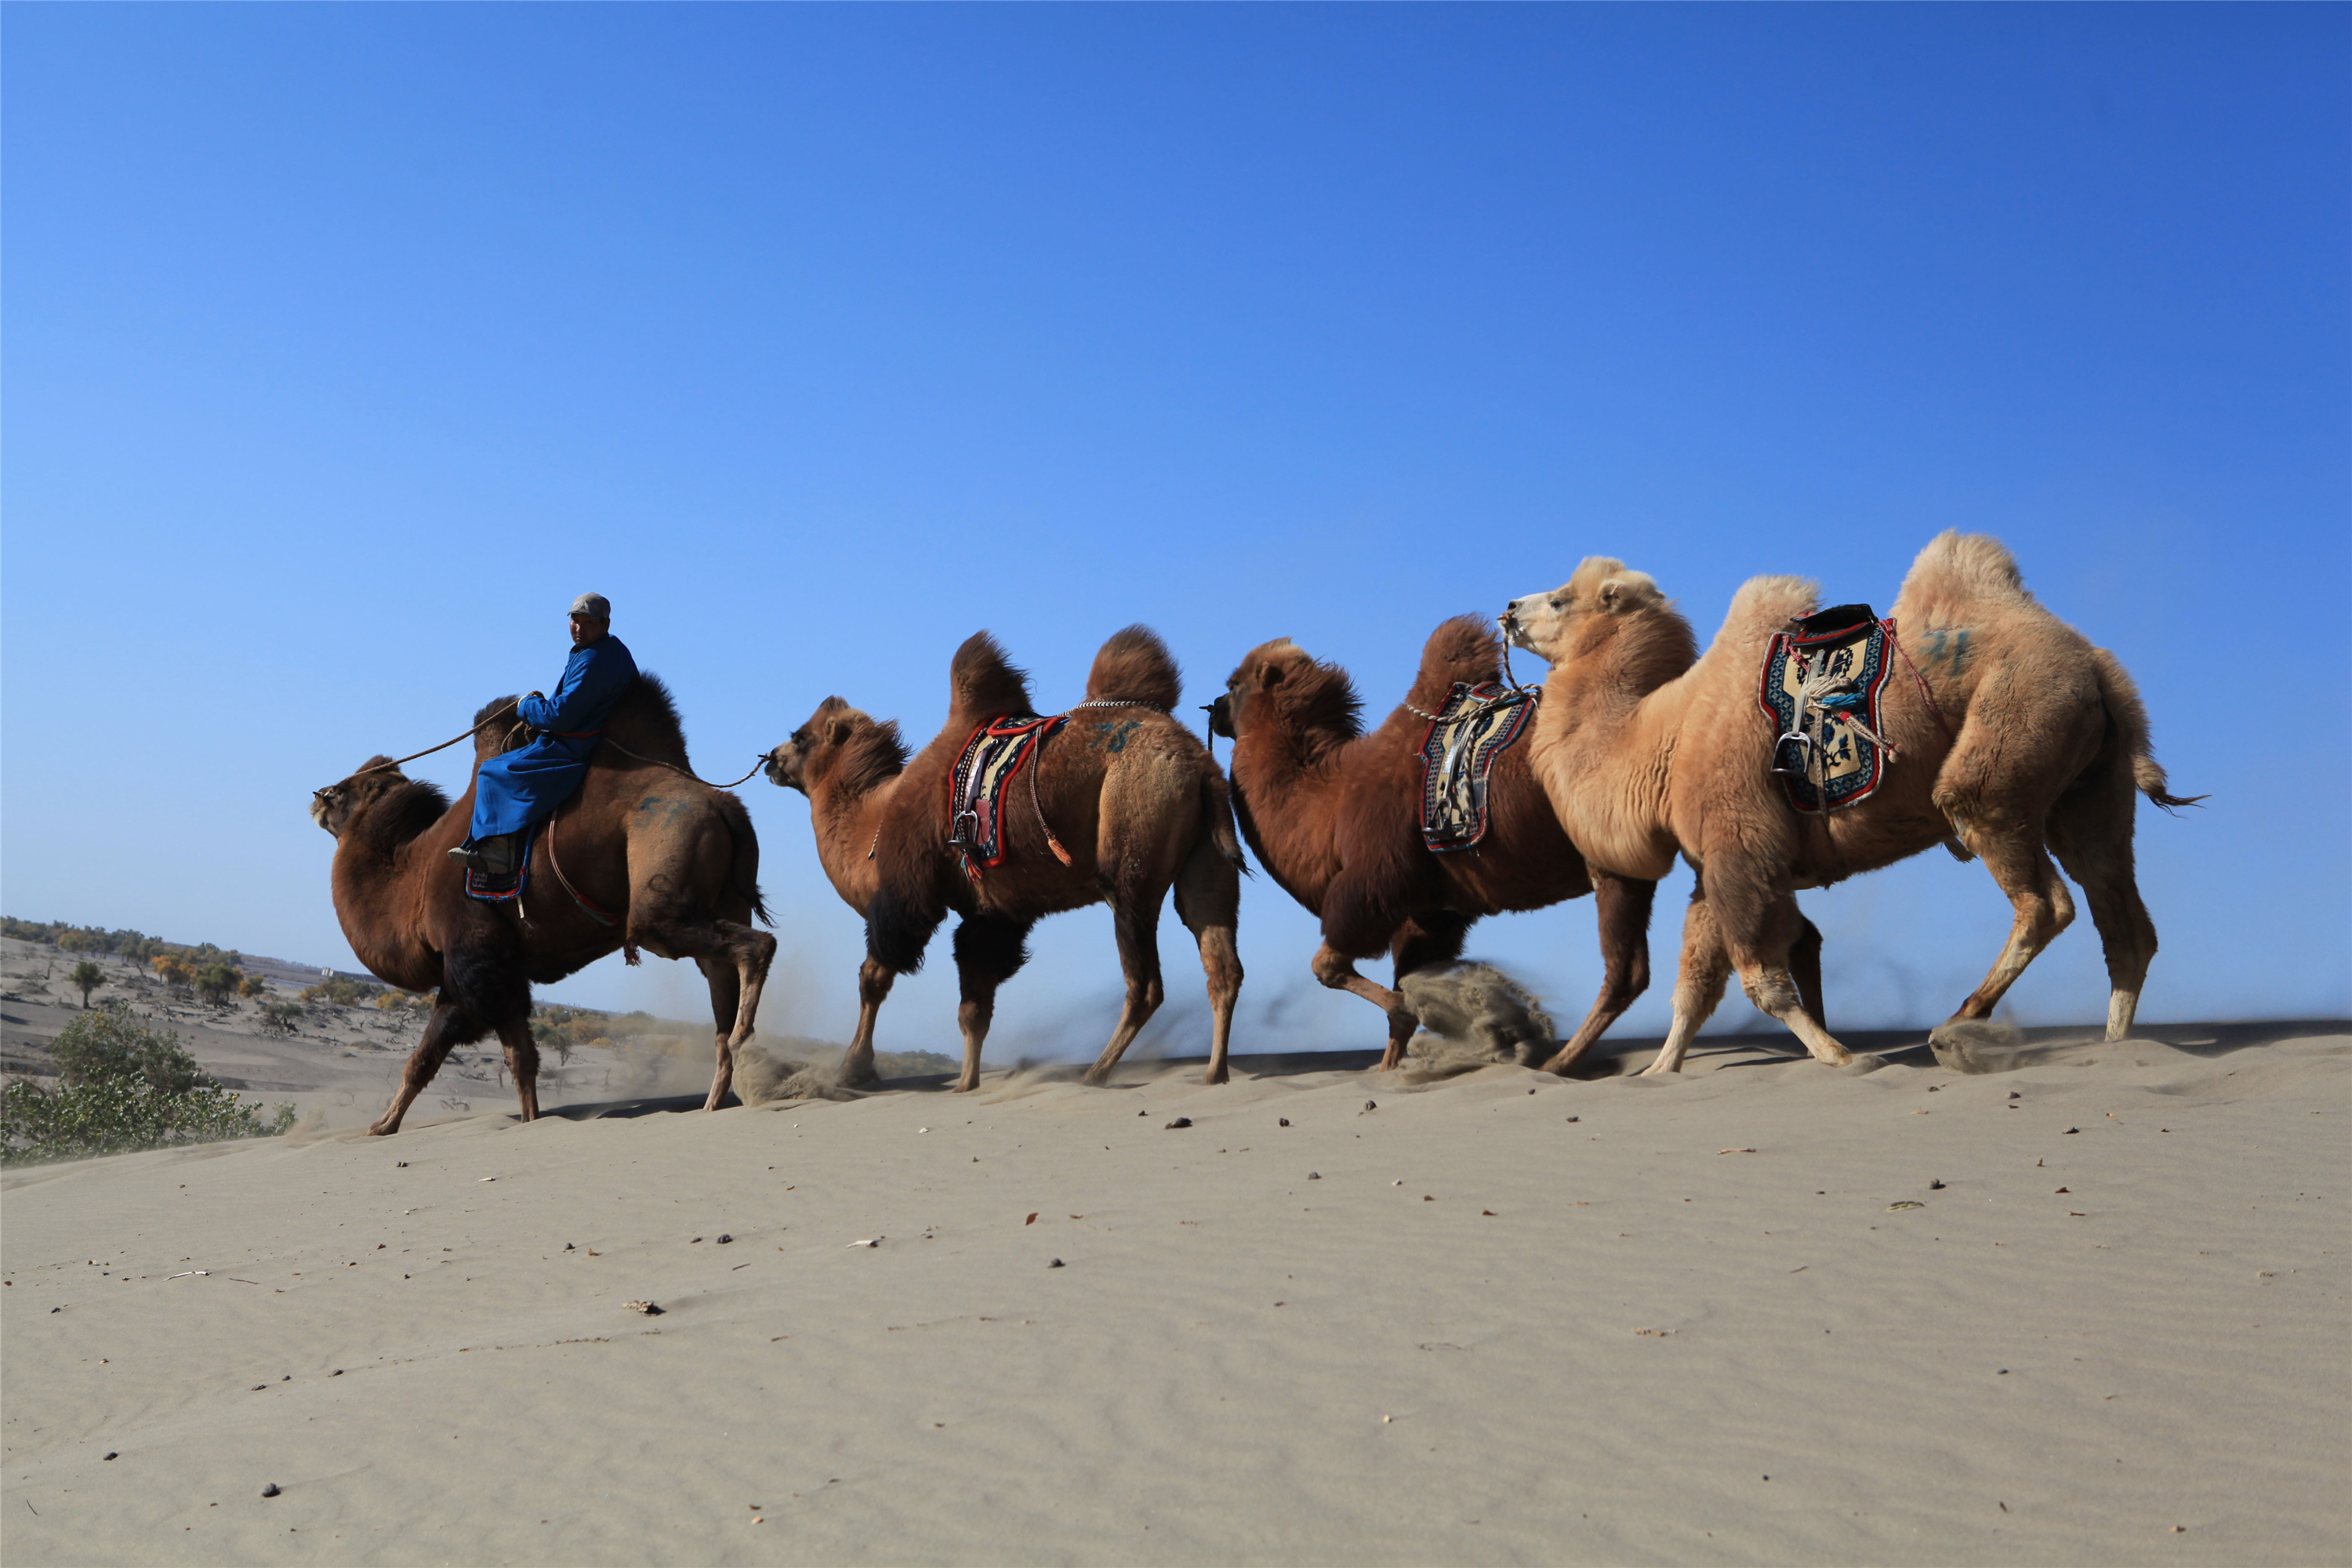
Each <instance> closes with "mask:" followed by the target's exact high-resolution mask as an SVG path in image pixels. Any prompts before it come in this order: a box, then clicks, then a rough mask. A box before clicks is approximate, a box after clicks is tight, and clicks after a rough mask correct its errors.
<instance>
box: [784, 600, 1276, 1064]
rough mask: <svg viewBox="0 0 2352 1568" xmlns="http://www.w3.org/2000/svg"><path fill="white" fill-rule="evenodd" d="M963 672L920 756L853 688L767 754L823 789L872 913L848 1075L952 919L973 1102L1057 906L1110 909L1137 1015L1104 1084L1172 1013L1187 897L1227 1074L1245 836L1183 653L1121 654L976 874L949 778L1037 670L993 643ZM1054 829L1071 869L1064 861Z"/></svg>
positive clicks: (819, 826) (837, 885) (842, 881)
mask: <svg viewBox="0 0 2352 1568" xmlns="http://www.w3.org/2000/svg"><path fill="white" fill-rule="evenodd" d="M949 680H950V697H951V702H950V710H949V714H948V721H947V723H946V724H945V725H944V726H943V727H942V728H941V729H940V733H939V735H938V737H937V738H936V739H935V740H933V741H932V742H931V743H930V744H929V746H926V747H925V748H924V749H923V751H922V752H921V753H920V754H919V755H918V756H917V757H916V758H915V759H914V760H913V761H912V762H911V763H909V762H908V760H907V748H906V745H905V743H904V742H902V741H901V740H900V739H899V737H898V724H897V723H896V721H892V722H888V723H877V722H875V721H874V720H872V719H871V718H868V717H867V716H866V714H864V713H862V712H859V711H858V710H856V709H855V708H852V707H851V706H850V705H849V704H848V703H846V702H845V701H843V700H841V699H840V698H838V697H828V698H826V699H825V700H824V702H822V703H820V704H819V705H818V707H817V710H816V711H815V712H814V714H812V715H811V716H810V718H809V721H808V722H807V723H805V724H803V725H802V726H801V727H800V728H799V729H798V730H795V731H793V735H792V738H791V739H790V740H788V741H786V742H784V743H783V744H782V745H781V746H778V747H776V748H775V750H774V751H773V752H770V753H769V760H768V767H767V773H768V778H769V780H770V782H772V783H773V784H780V785H782V786H784V787H785V788H788V789H797V790H799V791H801V792H802V793H803V794H804V795H807V796H808V797H809V816H810V819H811V821H812V823H813V824H814V827H815V829H816V842H817V858H818V859H819V860H821V861H822V862H823V863H824V871H825V876H826V877H827V878H828V879H831V881H832V882H833V887H834V890H835V892H837V893H839V894H840V895H841V898H842V901H843V902H845V903H846V904H847V905H849V907H850V908H851V909H853V910H856V911H857V912H858V913H859V914H861V915H863V916H864V917H865V919H866V962H865V963H863V964H862V965H860V966H859V968H858V972H857V999H858V1011H857V1031H856V1034H855V1035H854V1036H852V1037H851V1039H850V1043H849V1050H848V1053H847V1055H846V1057H845V1058H844V1060H843V1064H842V1077H843V1080H844V1081H845V1082H849V1083H857V1082H862V1081H865V1080H867V1079H871V1078H872V1077H873V1076H874V1020H875V1017H876V1015H877V1014H878V1013H879V1012H880V1010H881V1006H882V1002H883V999H884V998H885V997H887V995H889V994H890V987H891V984H893V982H895V981H896V979H897V978H898V975H900V974H903V973H908V972H909V971H911V970H914V969H916V968H919V967H920V965H921V963H922V961H923V950H924V949H925V947H927V946H928V945H929V942H930V938H931V933H932V932H933V931H936V930H937V929H938V927H939V925H940V921H943V920H944V919H946V917H947V914H948V911H949V910H954V911H955V912H956V913H957V914H958V915H959V916H961V920H960V921H959V922H958V924H957V926H956V932H955V959H956V969H957V973H958V976H959V978H960V980H961V986H962V993H963V995H962V1003H961V1005H960V1006H959V1007H958V1008H957V1010H956V1022H957V1024H958V1026H960V1027H961V1031H962V1034H963V1071H962V1073H961V1076H960V1077H959V1078H958V1079H957V1080H956V1089H957V1090H958V1091H959V1092H964V1091H969V1090H971V1089H976V1088H978V1087H979V1085H980V1052H981V1046H982V1042H983V1041H985V1040H986V1038H987V1037H988V1026H989V1021H990V1019H991V1018H992V1016H993V1015H994V1013H995V1009H996V991H997V987H998V986H1000V985H1002V984H1003V983H1004V982H1005V981H1007V980H1009V979H1011V978H1012V977H1013V974H1014V973H1016V972H1017V971H1018V970H1019V969H1020V968H1021V966H1022V964H1023V963H1025V962H1027V959H1028V956H1029V954H1028V945H1027V944H1028V935H1029V929H1030V927H1032V926H1033V925H1034V924H1035V923H1036V922H1037V921H1038V920H1039V919H1040V918H1041V917H1043V916H1045V915H1049V914H1055V913H1058V912H1060V911H1062V910H1076V909H1083V908H1085V907H1086V906H1087V905H1088V904H1096V903H1108V905H1110V907H1111V916H1112V923H1113V926H1114V929H1115V930H1116V931H1117V932H1118V957H1119V966H1120V968H1121V969H1122V970H1123V971H1125V973H1126V977H1127V1004H1126V1006H1125V1008H1124V1009H1123V1010H1122V1011H1121V1013H1120V1014H1119V1020H1118V1027H1117V1028H1116V1029H1115V1030H1113V1031H1112V1034H1111V1037H1110V1042H1109V1044H1108V1045H1106V1046H1105V1047H1103V1051H1102V1055H1101V1057H1100V1058H1099V1059H1097V1061H1096V1063H1095V1065H1094V1066H1093V1067H1092V1068H1089V1069H1087V1075H1086V1077H1087V1082H1088V1083H1094V1084H1099V1083H1101V1082H1103V1081H1104V1079H1106V1078H1108V1075H1109V1073H1110V1069H1111V1068H1112V1067H1114V1066H1115V1065H1117V1063H1118V1059H1119V1057H1120V1056H1121V1055H1122V1054H1123V1053H1125V1051H1126V1050H1127V1047H1128V1046H1129V1044H1130V1043H1131V1042H1132V1041H1133V1040H1134V1038H1135V1037H1136V1035H1137V1033H1138V1032H1139V1031H1140V1030H1141V1029H1142V1027H1143V1026H1144V1024H1145V1022H1146V1021H1147V1020H1149V1019H1150V1016H1151V1015H1152V1014H1153V1013H1155V1012H1156V1011H1158V1010H1159V1007H1160V1001H1161V998H1162V991H1161V987H1160V941H1159V925H1160V902H1161V900H1164V899H1165V898H1166V897H1167V896H1168V893H1169V890H1170V889H1171V888H1173V889H1174V890H1175V894H1176V913H1177V916H1178V918H1179V919H1181V921H1183V922H1184V924H1185V925H1186V926H1187V927H1188V928H1189V929H1190V930H1191V931H1192V934H1193V936H1194V938H1195V939H1196V940H1197V941H1198V942H1199V943H1200V948H1201V963H1202V968H1203V969H1204V970H1205V971H1206V973H1207V976H1208V984H1209V1005H1210V1011H1211V1016H1212V1029H1213V1033H1212V1037H1211V1042H1210V1055H1209V1067H1208V1071H1207V1074H1206V1076H1205V1080H1204V1081H1206V1082H1209V1083H1223V1082H1224V1081H1225V1080H1226V1076H1227V1068H1226V1063H1225V1056H1226V1050H1227V1047H1228V1045H1229V1044H1230V1041H1231V1039H1232V1036H1233V1017H1234V999H1235V998H1236V997H1237V996H1238V995H1239V994H1240V991H1241V983H1242V963H1241V956H1240V953H1239V952H1238V951H1237V949H1236V947H1235V943H1234V933H1235V927H1236V923H1237V921H1238V920H1239V914H1240V906H1241V880H1240V876H1241V865H1242V857H1241V842H1240V839H1239V838H1238V837H1236V835H1235V833H1234V819H1233V809H1232V806H1231V805H1230V804H1229V797H1228V795H1227V791H1226V785H1225V779H1224V774H1223V772H1222V771H1220V770H1219V768H1218V767H1217V764H1216V762H1215V760H1214V759H1213V758H1212V757H1211V756H1210V755H1209V753H1208V750H1207V748H1206V747H1204V746H1202V743H1201V742H1200V739H1199V738H1198V737H1197V736H1195V735H1193V734H1192V731H1189V730H1187V729H1186V728H1185V727H1184V726H1183V725H1181V724H1180V723H1178V722H1177V721H1175V720H1174V719H1173V718H1171V717H1170V715H1169V712H1168V710H1170V709H1171V708H1173V707H1174V706H1175V704H1176V701H1177V699H1178V696H1179V694H1180V691H1181V685H1180V682H1179V679H1178V675H1177V670H1176V665H1175V661H1174V660H1173V659H1171V658H1169V656H1168V650H1167V648H1166V647H1164V646H1162V645H1161V643H1160V639H1159V638H1158V637H1156V636H1154V635H1153V634H1152V633H1151V632H1150V630H1148V629H1146V628H1145V627H1142V626H1129V628H1127V629H1126V630H1125V631H1122V632H1119V633H1118V634H1117V635H1115V636H1114V637H1111V639H1110V640H1109V641H1108V642H1107V643H1105V644H1104V645H1103V647H1102V651H1101V652H1100V653H1098V654H1097V655H1096V657H1095V663H1094V668H1093V671H1092V673H1091V674H1090V675H1089V676H1088V678H1087V698H1086V702H1085V703H1083V704H1081V705H1080V706H1079V707H1078V708H1077V709H1076V710H1073V711H1072V713H1071V715H1070V721H1069V722H1068V723H1067V724H1066V725H1064V726H1063V727H1062V728H1061V729H1060V730H1059V731H1055V733H1054V734H1053V735H1052V736H1051V737H1050V738H1048V739H1047V740H1045V742H1042V744H1041V745H1040V746H1039V748H1038V750H1036V751H1035V752H1033V753H1032V754H1031V756H1030V758H1029V760H1028V761H1026V762H1025V763H1023V764H1022V766H1021V770H1020V772H1019V773H1016V774H1014V775H1013V779H1012V781H1011V782H1010V784H1008V785H1007V786H1006V788H1005V791H1004V795H1003V823H1002V831H1003V835H1004V844H1005V847H1006V855H1005V858H1004V860H1003V863H1002V864H1000V865H997V866H993V867H990V868H986V869H985V870H983V871H982V873H981V875H980V877H979V878H978V879H973V878H971V877H970V876H968V875H967V874H966V872H965V869H964V867H963V863H962V860H961V858H960V857H959V855H958V854H957V852H956V849H955V847H953V845H952V844H951V843H950V836H949V828H950V822H949V817H950V810H949V805H948V779H949V775H950V773H951V772H952V771H953V769H954V767H955V764H956V761H957V759H958V757H959V756H960V755H961V753H962V751H963V747H964V742H965V741H966V740H967V739H968V738H969V737H970V736H971V733H972V731H973V730H974V729H975V728H976V727H977V726H979V725H981V724H982V723H985V722H988V721H991V720H994V719H1002V718H1004V717H1007V716H1009V715H1017V714H1025V713H1029V712H1031V711H1032V710H1033V708H1032V704H1031V701H1030V697H1029V688H1028V683H1027V679H1026V677H1024V675H1023V674H1022V672H1021V671H1019V670H1017V669H1015V668H1013V667H1012V666H1011V665H1010V664H1008V663H1006V662H1005V658H1004V655H1003V651H1002V650H1001V649H999V648H998V647H997V646H996V643H995V641H994V640H993V639H992V638H991V637H989V636H988V635H987V634H986V633H984V632H982V633H980V634H977V635H975V636H974V637H971V639H969V640H968V641H966V642H965V643H964V645H963V647H961V648H959V649H958V650H957V651H956V656H955V660H954V663H953V665H952V667H951V668H950V675H949ZM1033 769H1034V770H1035V772H1034V773H1032V770H1033ZM1033 784H1034V793H1033ZM1049 829H1050V832H1051V834H1052V835H1053V838H1054V839H1055V840H1058V842H1059V843H1060V844H1061V846H1062V847H1064V850H1065V851H1066V854H1067V855H1068V857H1069V859H1068V861H1067V862H1065V861H1064V860H1062V859H1061V858H1059V857H1057V856H1056V855H1055V853H1054V852H1053V849H1052V847H1051V842H1050V841H1049V839H1048V837H1047V836H1048V832H1049Z"/></svg>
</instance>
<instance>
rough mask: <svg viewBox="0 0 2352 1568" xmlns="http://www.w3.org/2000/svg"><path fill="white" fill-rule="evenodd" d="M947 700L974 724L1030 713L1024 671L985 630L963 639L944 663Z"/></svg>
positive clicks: (960, 716)
mask: <svg viewBox="0 0 2352 1568" xmlns="http://www.w3.org/2000/svg"><path fill="white" fill-rule="evenodd" d="M948 701H949V703H950V711H951V712H952V713H953V714H954V716H955V717H956V718H958V719H960V720H965V721H971V722H974V723H977V722H978V721H981V720H982V719H998V718H1002V717H1003V716H1004V715H1005V714H1008V713H1034V712H1035V711H1036V705H1035V704H1034V702H1032V701H1031V700H1030V698H1029V676H1028V672H1027V671H1025V670H1023V669H1020V668H1015V667H1014V665H1013V661H1012V660H1011V659H1008V658H1005V657H1004V649H1003V647H999V646H998V645H997V641H996V639H995V638H994V637H991V636H990V635H989V634H988V633H986V632H974V633H972V634H971V636H970V637H966V638H964V641H963V646H962V647H960V648H958V649H956V651H955V659H954V661H953V662H952V663H950V665H949V666H948Z"/></svg>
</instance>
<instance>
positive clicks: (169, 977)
mask: <svg viewBox="0 0 2352 1568" xmlns="http://www.w3.org/2000/svg"><path fill="white" fill-rule="evenodd" d="M147 962H148V963H149V964H150V965H151V966H152V967H153V969H154V971H155V973H156V975H157V977H158V978H160V979H161V980H162V981H163V984H166V985H168V986H170V987H171V988H172V989H173V990H174V991H187V990H192V989H194V985H195V984H196V973H195V971H194V970H193V969H190V968H189V967H188V966H187V964H186V963H184V961H183V960H182V959H181V957H180V955H179V954H178V953H176V952H159V953H157V954H156V955H155V956H154V957H153V958H152V959H149V960H148V961H147Z"/></svg>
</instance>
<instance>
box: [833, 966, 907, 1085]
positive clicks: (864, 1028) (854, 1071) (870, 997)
mask: <svg viewBox="0 0 2352 1568" xmlns="http://www.w3.org/2000/svg"><path fill="white" fill-rule="evenodd" d="M897 980H898V971H897V970H895V969H890V968H886V967H885V966H884V965H882V964H880V963H876V962H875V961H874V960H873V959H872V958H870V957H869V958H868V959H866V962H865V963H861V964H859V965H858V966H857V1032H856V1034H854V1035H852V1036H850V1037H849V1050H848V1053H847V1054H846V1055H845V1056H844V1057H843V1058H841V1081H842V1082H843V1083H845V1084H853V1085H854V1084H861V1083H872V1082H873V1081H874V1079H875V1078H876V1076H877V1075H876V1073H875V1071H874V1020H875V1019H876V1018H877V1017H878V1016H880V1015H881V1012H882V1004H883V1002H884V1001H885V1000H887V998H888V996H889V994H890V987H891V985H892V984H893V983H895V982H896V981H897Z"/></svg>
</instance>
